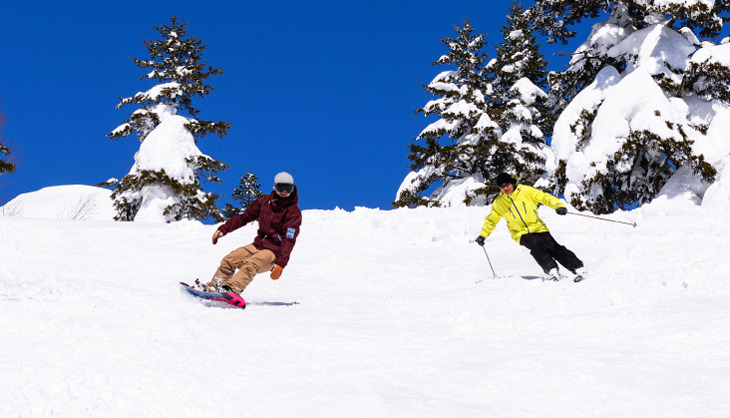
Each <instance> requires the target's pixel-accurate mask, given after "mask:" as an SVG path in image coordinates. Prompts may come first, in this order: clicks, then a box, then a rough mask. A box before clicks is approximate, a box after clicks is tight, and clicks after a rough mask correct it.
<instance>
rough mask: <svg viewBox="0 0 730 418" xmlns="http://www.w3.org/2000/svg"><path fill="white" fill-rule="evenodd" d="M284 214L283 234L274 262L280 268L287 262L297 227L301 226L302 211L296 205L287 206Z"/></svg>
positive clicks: (297, 232)
mask: <svg viewBox="0 0 730 418" xmlns="http://www.w3.org/2000/svg"><path fill="white" fill-rule="evenodd" d="M286 215H287V216H286V218H285V219H284V236H283V237H282V240H281V248H280V250H279V256H278V257H276V261H275V262H274V263H275V264H277V265H279V266H281V267H282V268H283V267H286V265H287V264H289V257H290V256H291V252H292V250H293V249H294V244H296V242H297V237H298V236H299V228H300V227H301V226H302V211H301V210H299V208H298V207H296V206H294V207H292V208H289V209H288V210H287V214H286Z"/></svg>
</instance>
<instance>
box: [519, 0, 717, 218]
mask: <svg viewBox="0 0 730 418" xmlns="http://www.w3.org/2000/svg"><path fill="white" fill-rule="evenodd" d="M721 9H722V10H721ZM726 10H727V4H724V5H719V3H715V5H714V7H713V5H712V4H710V3H708V2H705V1H701V0H697V1H693V0H681V1H680V0H676V1H674V0H667V1H662V2H654V1H648V0H646V1H642V0H634V1H614V2H607V1H583V2H580V1H579V2H567V1H549V0H544V1H540V0H538V1H536V5H535V6H534V8H532V9H531V12H532V13H533V14H534V15H536V16H540V17H539V18H536V19H537V22H538V25H540V24H541V25H543V26H542V27H540V26H538V27H540V28H541V29H542V30H543V31H544V33H545V34H547V35H549V36H554V39H557V40H564V39H565V37H566V36H570V31H569V29H568V28H567V26H568V25H569V24H572V23H577V22H579V21H581V19H583V18H586V17H597V16H606V17H607V20H605V21H603V22H600V23H597V24H595V25H594V26H593V30H592V31H591V33H590V35H589V37H588V39H587V40H586V42H584V43H583V44H582V45H581V46H580V47H579V48H578V49H577V51H576V52H575V53H574V54H573V56H572V59H571V61H570V68H568V69H567V70H566V71H565V72H564V73H563V74H560V75H555V74H552V75H551V77H550V82H551V92H550V93H551V99H552V101H551V105H552V108H553V109H554V111H555V112H558V111H560V112H562V113H561V115H560V118H559V120H558V121H557V123H556V125H555V129H554V134H553V138H552V148H553V151H554V152H555V155H556V157H557V159H558V169H557V171H556V173H555V180H556V182H557V188H556V190H555V191H556V193H564V194H565V196H566V198H567V199H568V200H569V201H570V203H571V204H573V205H574V206H576V207H578V208H580V209H589V210H591V211H593V212H595V213H610V212H613V211H614V210H616V209H627V208H630V207H633V206H634V205H636V204H641V203H645V202H648V201H650V200H651V199H653V198H654V197H656V196H657V195H658V194H659V193H660V191H661V189H662V187H664V185H665V184H666V183H667V182H668V181H669V179H670V177H672V176H673V175H674V173H676V172H677V170H678V169H679V168H680V167H682V166H683V165H686V166H687V167H689V168H690V169H691V171H692V172H693V173H694V175H695V176H696V178H698V179H700V180H702V181H705V182H710V181H712V180H713V178H714V175H715V172H716V171H715V168H714V167H713V165H712V164H713V163H715V162H716V161H717V159H716V158H712V160H713V161H709V162H708V160H707V158H706V157H705V155H703V152H702V151H703V150H705V149H707V147H703V146H702V144H703V143H705V142H707V141H708V138H707V136H706V135H705V134H706V133H707V131H708V128H709V126H710V124H711V123H712V122H713V119H714V118H713V116H714V114H715V113H717V112H716V111H711V112H707V110H708V109H707V107H708V100H707V97H709V96H707V97H705V98H703V97H701V95H702V93H700V91H702V89H701V88H698V86H699V85H700V84H702V85H704V86H709V85H710V84H712V85H713V86H714V87H713V88H710V89H709V90H711V91H712V92H713V93H719V92H721V90H722V89H721V88H719V86H720V85H721V84H722V82H723V81H722V80H719V82H715V83H714V84H713V83H704V84H703V83H702V81H701V76H698V77H696V79H693V78H691V77H688V75H690V74H691V72H688V70H689V69H690V68H692V67H691V63H692V56H693V54H695V51H696V50H697V46H698V45H696V44H697V43H699V42H695V41H696V38H695V37H694V35H693V33H695V32H697V33H699V34H700V35H704V36H709V35H715V34H717V33H718V31H719V29H720V27H721V26H720V25H721V19H720V17H719V16H718V15H716V14H715V13H718V12H720V11H726ZM601 13H605V14H601ZM679 25H682V26H679ZM561 37H562V38H561ZM723 74H724V73H723V72H722V71H718V72H716V73H714V74H713V76H712V77H713V80H715V81H718V80H717V77H722V76H723ZM728 81H730V80H727V79H726V80H724V83H725V84H727V83H728ZM706 93H708V94H709V91H707V92H706ZM717 97H719V96H717ZM717 104H718V105H719V103H717ZM703 109H704V110H703Z"/></svg>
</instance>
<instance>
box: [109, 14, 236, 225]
mask: <svg viewBox="0 0 730 418" xmlns="http://www.w3.org/2000/svg"><path fill="white" fill-rule="evenodd" d="M153 28H154V29H156V30H157V32H158V33H159V34H160V39H158V40H143V42H144V45H145V47H146V48H147V50H148V52H149V58H148V59H137V58H133V60H134V63H135V64H136V65H137V67H139V68H142V69H146V70H149V71H148V73H147V74H146V75H145V76H143V77H142V79H143V80H144V79H149V80H156V82H157V83H158V84H157V85H155V86H153V87H152V88H150V89H149V90H147V91H146V92H143V93H137V94H136V95H134V96H132V97H127V98H122V99H120V100H121V102H120V103H119V105H118V106H117V108H121V107H124V106H127V105H138V106H140V107H139V108H138V109H137V110H135V111H134V112H132V113H131V114H130V118H129V119H128V120H127V121H125V123H124V124H122V125H121V126H119V127H117V128H116V129H115V130H114V131H112V132H111V133H109V134H108V135H107V136H109V137H111V138H112V139H119V138H121V137H126V136H129V135H131V134H133V133H136V134H137V138H138V139H139V141H140V143H141V145H140V149H139V151H138V152H137V153H136V154H135V163H134V165H133V166H132V169H131V170H130V172H129V174H127V175H126V176H124V178H122V180H120V181H114V180H112V181H111V182H108V183H107V184H108V185H110V186H113V192H112V199H114V206H115V209H116V210H117V216H116V217H115V219H116V220H120V221H134V220H148V221H166V222H171V221H178V220H181V219H199V220H204V219H209V218H212V219H214V220H216V221H220V220H223V217H222V215H221V213H220V211H219V209H218V207H217V206H216V203H215V201H216V199H217V198H218V197H219V196H218V195H216V194H212V193H206V192H204V191H203V190H202V181H209V182H215V183H220V182H221V181H220V179H219V178H218V177H217V176H216V173H218V172H220V171H221V170H224V169H226V168H227V167H228V166H227V165H226V164H224V163H222V162H220V161H217V160H215V159H213V158H211V157H209V156H207V155H205V154H203V153H202V152H201V151H200V150H199V149H198V147H197V145H196V143H197V139H198V138H201V137H203V136H205V135H207V134H209V133H214V134H217V135H218V136H220V137H221V138H222V137H223V136H224V135H225V134H226V133H227V130H228V129H229V128H230V124H229V123H227V122H212V121H201V120H198V119H197V115H198V113H199V110H198V109H196V108H195V107H194V106H193V98H194V97H205V96H206V95H208V94H209V93H210V91H211V90H214V88H213V87H212V86H210V85H208V84H206V80H207V79H208V77H210V76H213V75H219V74H223V71H222V70H221V69H220V68H213V67H211V66H208V68H207V69H206V66H207V63H204V62H201V61H202V59H203V51H204V50H205V49H206V48H207V46H205V45H203V44H202V41H201V40H199V39H197V38H196V37H195V36H191V37H187V34H188V33H187V29H186V28H187V23H186V22H185V23H183V22H180V21H178V19H177V18H176V17H172V18H170V25H169V26H168V25H164V24H163V25H161V26H159V27H157V26H153ZM180 111H183V112H186V113H187V114H188V115H189V116H183V115H181V114H178V112H180Z"/></svg>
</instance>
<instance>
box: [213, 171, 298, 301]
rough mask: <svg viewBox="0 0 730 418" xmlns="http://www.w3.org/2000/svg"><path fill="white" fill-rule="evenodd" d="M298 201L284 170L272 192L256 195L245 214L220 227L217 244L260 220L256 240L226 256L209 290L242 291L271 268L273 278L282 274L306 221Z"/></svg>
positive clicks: (217, 232)
mask: <svg viewBox="0 0 730 418" xmlns="http://www.w3.org/2000/svg"><path fill="white" fill-rule="evenodd" d="M298 202H299V196H298V191H297V187H296V186H295V185H294V179H293V178H292V176H291V175H290V174H289V173H286V172H281V173H279V174H277V175H276V177H274V190H273V191H272V192H271V194H269V195H266V196H263V197H260V198H258V199H256V200H255V201H254V202H253V203H252V204H251V205H250V206H249V207H248V208H246V210H245V211H244V212H243V214H238V215H234V216H233V217H232V218H231V219H229V220H228V221H227V222H225V223H224V224H223V225H221V226H220V227H218V229H217V230H216V231H215V233H214V234H213V245H215V244H217V243H218V239H219V238H221V237H223V236H225V235H226V234H228V233H230V232H232V231H235V230H236V229H238V228H240V227H242V226H244V225H246V224H248V223H250V222H253V221H258V224H259V227H258V232H257V236H256V238H255V239H254V241H253V243H252V244H249V245H246V246H244V247H241V248H238V249H236V250H233V251H232V252H231V253H230V254H228V255H227V256H225V257H223V260H221V264H220V267H218V270H217V271H216V272H215V274H214V275H213V278H212V279H211V281H210V282H208V283H206V284H205V285H204V286H205V290H208V291H219V290H224V291H228V292H234V293H236V294H239V295H240V294H241V292H243V290H244V289H245V288H246V286H248V284H249V283H251V281H252V280H253V278H254V276H255V275H256V274H258V273H263V272H265V271H271V278H272V279H273V280H277V279H278V278H279V277H281V273H282V271H283V270H284V267H286V265H287V263H288V262H289V256H290V255H291V252H292V249H293V248H294V244H295V243H296V239H297V236H298V235H299V227H300V226H301V224H302V212H301V210H299V206H297V203H298ZM236 270H238V272H236ZM198 284H199V285H200V283H199V282H198Z"/></svg>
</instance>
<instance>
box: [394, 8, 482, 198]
mask: <svg viewBox="0 0 730 418" xmlns="http://www.w3.org/2000/svg"><path fill="white" fill-rule="evenodd" d="M463 25H464V27H463V28H458V27H457V28H455V29H456V32H457V33H458V37H456V38H451V37H446V38H443V39H441V42H443V43H444V44H446V45H447V46H448V47H449V52H448V54H446V55H444V56H442V57H441V58H440V59H439V60H438V61H435V62H434V63H433V64H432V65H450V66H455V67H456V69H455V70H448V71H444V72H442V73H441V74H439V75H438V76H436V78H434V79H433V81H431V83H430V84H428V85H421V87H424V88H425V89H426V92H427V93H430V94H432V95H434V96H436V97H438V99H437V100H432V101H430V102H429V103H427V104H426V106H424V107H423V108H420V109H417V110H416V113H417V114H418V113H421V114H423V115H425V116H430V115H436V116H438V117H439V120H438V121H436V122H434V123H432V124H430V125H429V126H428V127H427V128H426V129H424V130H423V131H422V132H421V133H420V134H419V135H418V137H416V139H415V140H414V142H413V144H411V145H410V147H409V149H410V151H411V153H410V155H409V156H408V158H409V159H410V160H411V161H412V164H411V165H410V168H411V170H413V172H412V173H411V174H410V175H409V176H408V177H407V178H406V180H405V181H404V184H403V186H401V190H400V191H399V193H398V200H397V201H395V202H393V205H394V206H395V207H404V206H408V207H413V206H419V205H427V206H440V205H441V202H440V199H439V194H440V191H441V190H443V189H445V188H447V187H448V186H449V184H450V183H451V182H452V181H454V180H458V179H463V178H465V177H468V176H471V175H473V174H475V173H478V172H479V161H478V160H477V158H475V157H478V155H477V152H479V151H480V149H481V148H482V147H485V142H486V141H487V139H486V138H487V137H489V136H491V137H492V138H494V141H496V136H497V134H496V133H495V132H494V128H495V125H494V123H493V122H491V120H490V119H489V115H488V114H487V108H486V103H485V101H484V95H485V94H487V93H488V91H489V90H490V89H491V85H490V83H489V79H488V78H487V74H486V69H485V68H484V64H485V60H486V58H487V54H486V53H484V52H482V49H483V48H484V46H485V45H486V41H485V35H483V34H475V33H474V29H473V28H472V26H471V22H470V21H469V20H467V21H465V22H463ZM442 138H443V142H444V144H442V143H441V142H440V140H441V139H442ZM421 142H425V144H424V145H421ZM439 182H440V183H441V187H440V190H437V191H436V192H434V193H433V194H432V195H431V196H430V197H424V196H423V194H424V193H425V192H426V191H427V190H428V189H429V188H430V187H431V186H432V185H433V184H434V183H439ZM464 198H465V200H469V199H471V198H473V196H464Z"/></svg>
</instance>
